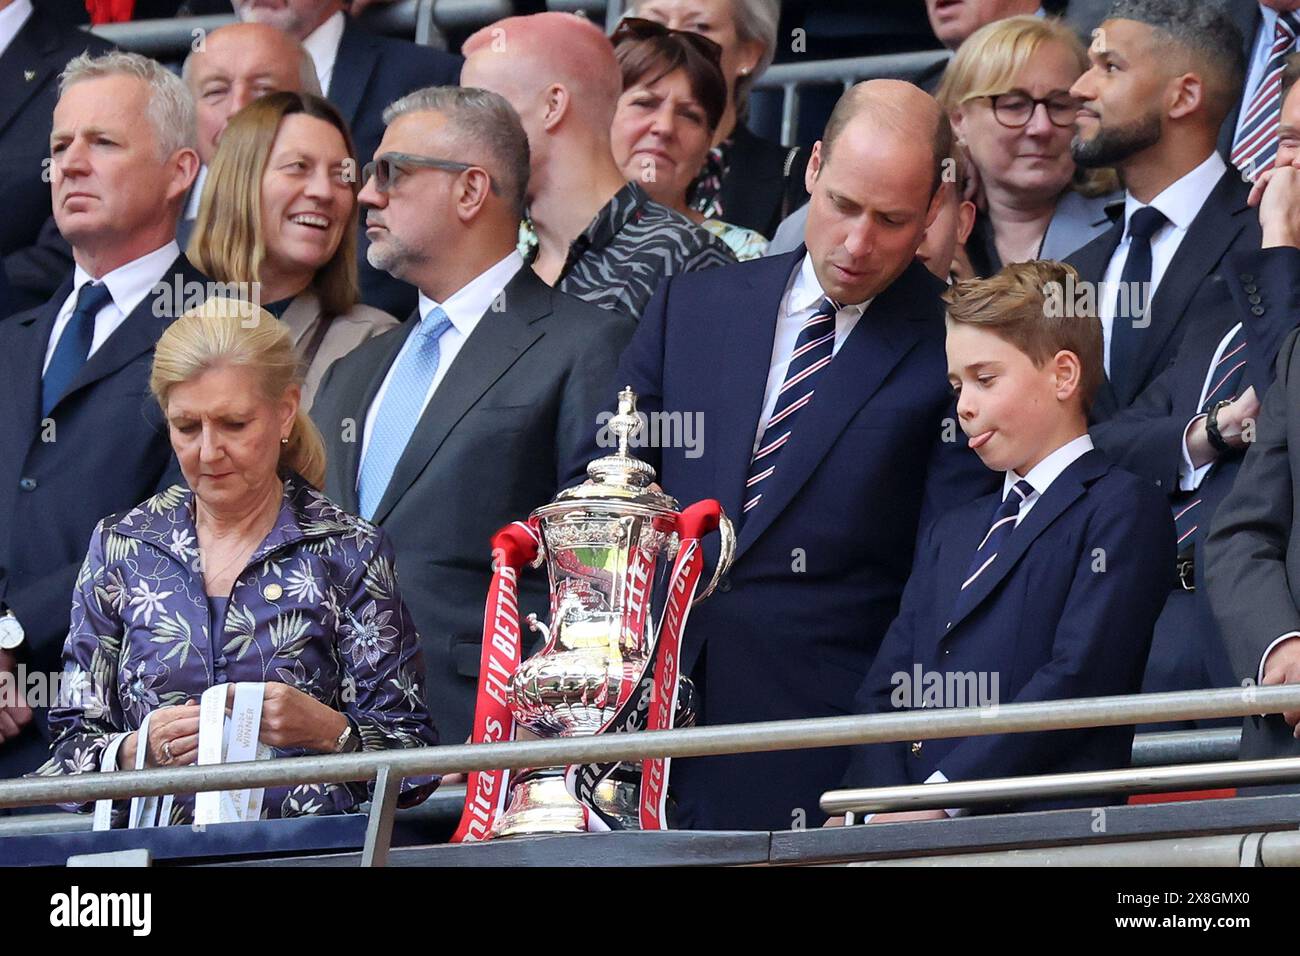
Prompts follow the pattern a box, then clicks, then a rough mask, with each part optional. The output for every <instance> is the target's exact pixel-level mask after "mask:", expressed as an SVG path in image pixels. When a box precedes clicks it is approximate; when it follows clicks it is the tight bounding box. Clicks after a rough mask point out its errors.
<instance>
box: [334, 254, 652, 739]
mask: <svg viewBox="0 0 1300 956" xmlns="http://www.w3.org/2000/svg"><path fill="white" fill-rule="evenodd" d="M503 295H504V299H505V302H506V304H507V308H506V310H505V311H503V312H499V313H498V312H492V311H489V312H487V313H486V314H485V315H484V316H483V319H482V320H481V321H480V322H479V324H478V326H477V327H476V328H475V329H474V332H473V333H472V334H471V335H470V337H469V339H468V340H467V341H466V342H465V343H464V345H463V346H462V347H461V350H460V352H459V353H458V354H457V355H456V359H455V361H454V362H453V363H452V365H451V367H450V368H449V369H448V371H447V374H446V376H445V377H444V378H443V380H442V382H441V383H440V384H439V386H438V390H437V392H435V393H434V396H433V399H432V400H431V401H430V402H429V405H428V407H427V408H426V409H425V412H424V415H423V416H422V417H421V419H420V422H419V424H418V425H417V426H416V429H415V432H414V433H413V434H412V436H411V440H410V442H409V443H408V444H407V447H406V451H405V452H404V454H403V456H402V458H401V460H400V461H399V463H398V465H397V470H396V471H395V472H394V474H393V478H392V481H391V482H390V483H389V487H388V491H387V492H386V494H385V495H384V498H383V500H382V501H381V502H380V504H379V508H378V511H377V512H376V514H375V517H374V520H375V523H376V524H378V525H379V526H380V527H381V528H383V529H384V530H385V531H387V532H388V534H389V536H390V537H391V538H392V541H393V545H394V547H395V548H396V551H397V572H398V575H399V579H400V580H401V583H402V595H403V597H404V598H405V599H406V602H407V604H408V605H409V606H410V608H411V614H412V615H413V616H414V618H415V623H416V626H417V627H418V628H419V631H420V637H421V639H422V641H423V647H424V660H425V668H426V672H427V676H428V680H427V683H426V686H427V688H428V698H429V711H430V713H431V714H432V715H433V719H434V724H435V726H437V728H438V732H439V735H440V736H441V738H442V739H443V740H451V741H459V740H463V739H464V738H465V737H466V736H467V735H468V733H469V730H470V725H471V722H472V720H473V716H474V693H475V689H476V687H477V675H478V667H479V655H480V650H481V644H482V635H483V607H484V601H485V600H486V599H487V592H488V585H489V583H490V580H491V571H490V567H489V559H490V545H489V542H490V540H491V537H492V535H493V534H494V533H495V532H496V531H497V530H499V529H500V528H502V527H503V526H505V525H506V524H508V523H510V522H511V521H517V520H522V519H524V518H527V517H528V514H529V512H531V511H532V510H533V509H534V508H537V507H539V506H540V505H543V504H546V503H547V502H549V501H550V500H551V499H552V498H553V497H554V496H555V494H556V492H557V491H559V490H560V489H561V488H562V487H564V485H563V484H562V483H561V481H562V479H563V478H566V477H567V476H568V475H569V474H570V473H571V472H573V471H574V470H575V469H576V468H577V465H576V462H577V461H578V460H579V459H581V460H582V461H583V462H584V463H585V460H586V459H584V458H582V455H583V454H585V452H586V450H587V447H588V443H589V442H590V441H591V436H592V435H593V434H595V432H596V429H597V423H596V418H597V415H598V413H599V412H600V411H601V410H603V409H608V408H612V407H613V406H614V404H615V399H616V394H615V389H614V379H613V372H614V368H615V364H616V363H617V361H618V354H619V352H620V351H621V350H622V348H623V346H624V345H625V344H626V343H627V340H628V339H629V337H630V336H631V334H632V327H633V323H632V321H631V320H630V319H628V318H626V317H625V316H620V315H616V314H614V313H612V312H608V311H606V310H604V309H598V308H596V307H595V306H592V305H588V304H587V303H585V302H581V301H579V300H577V299H574V298H571V297H569V296H567V295H564V294H563V293H560V292H557V291H555V290H553V289H552V288H550V287H549V286H547V285H546V284H545V283H544V282H542V281H541V280H540V279H538V278H537V276H536V274H535V273H534V272H533V271H532V270H531V269H529V268H527V267H525V268H523V269H522V270H520V272H519V273H518V275H516V276H515V278H514V279H512V280H511V282H510V283H509V284H508V285H507V286H506V287H505V289H504V290H503ZM416 324H417V323H416V322H414V321H412V322H405V323H403V324H402V325H401V326H400V327H398V328H396V329H393V330H392V331H390V332H386V333H384V334H383V335H380V336H377V337H376V338H373V339H370V340H369V341H368V342H366V343H365V344H363V345H361V346H359V347H358V348H357V349H356V350H355V351H353V352H351V353H350V354H349V355H347V356H345V357H343V358H341V359H339V360H338V361H337V362H335V363H334V365H332V366H331V367H330V370H329V372H327V373H326V375H325V378H324V380H323V381H322V382H321V386H320V389H319V391H318V392H317V393H316V399H315V402H314V404H313V405H312V417H313V418H314V419H315V420H316V423H317V424H318V425H319V426H320V429H321V432H322V433H323V434H324V436H325V441H326V446H327V448H328V451H329V471H328V476H327V479H326V493H327V494H329V495H330V497H331V498H333V499H334V500H335V501H337V502H338V503H339V504H340V505H341V506H342V507H343V508H344V509H345V510H348V511H354V512H355V511H357V509H358V507H359V505H358V501H357V493H356V478H357V471H358V467H359V464H360V455H361V442H362V438H363V435H362V434H361V432H362V429H363V425H364V422H365V418H366V412H367V411H368V410H369V408H370V405H371V402H372V401H373V400H374V397H375V393H376V392H377V391H378V390H379V386H380V385H381V384H382V382H383V380H384V376H385V375H386V374H387V372H388V369H389V367H390V366H391V365H392V363H393V360H394V359H395V358H396V357H397V353H398V352H399V351H400V350H401V347H402V344H403V343H404V342H405V341H406V337H407V336H408V335H409V334H410V333H411V330H412V329H413V328H415V327H416ZM520 583H521V589H520V590H521V603H523V604H524V605H525V606H526V608H527V609H530V610H533V611H537V612H539V613H543V616H544V612H545V611H546V607H547V600H546V594H547V583H546V579H545V575H544V574H541V573H533V572H530V573H527V574H525V575H523V576H522V579H521V582H520Z"/></svg>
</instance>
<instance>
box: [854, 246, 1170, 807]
mask: <svg viewBox="0 0 1300 956" xmlns="http://www.w3.org/2000/svg"><path fill="white" fill-rule="evenodd" d="M1072 273H1074V270H1073V269H1072V268H1071V267H1069V266H1065V265H1062V264H1060V263H1056V262H1028V263H1021V264H1017V265H1012V266H1008V267H1007V268H1005V269H1003V270H1002V272H1000V273H999V274H998V275H996V276H994V277H993V278H991V279H987V280H972V281H969V282H961V283H958V284H957V285H956V286H954V287H953V288H952V289H950V290H949V291H948V292H947V293H946V294H945V297H944V298H945V301H946V302H947V303H948V313H947V326H948V336H947V343H946V346H947V353H948V378H949V381H950V382H951V383H952V387H953V390H954V391H955V392H956V393H957V415H958V419H959V420H960V422H961V427H962V430H963V431H964V432H965V434H966V436H967V439H968V442H969V445H970V447H971V448H972V449H974V450H975V451H976V453H977V454H978V455H979V456H980V459H981V460H982V461H983V462H984V464H985V465H986V466H988V467H989V468H990V469H992V470H994V471H1000V472H1004V473H1005V480H1004V482H1003V486H1002V489H1001V491H1000V492H999V493H997V494H994V495H990V496H988V497H986V498H981V499H980V500H978V501H975V502H973V503H972V504H970V505H967V506H965V507H961V508H958V509H955V510H953V511H951V512H949V513H947V514H946V515H944V516H943V517H941V518H940V519H939V520H938V521H936V522H935V523H934V525H932V526H931V527H930V529H929V530H928V532H926V534H925V535H923V536H922V538H921V540H920V541H919V542H918V545H917V551H916V557H915V561H914V564H913V568H912V574H911V577H910V578H909V579H908V582H907V587H906V589H905V591H904V593H903V599H902V605H901V607H900V610H899V614H898V617H897V618H896V619H895V620H894V622H893V624H892V625H891V626H890V629H889V632H888V633H887V634H886V636H885V639H884V642H883V643H882V645H881V648H880V653H879V654H878V655H877V657H876V659H875V661H874V663H873V664H872V667H871V669H870V670H869V671H868V673H867V675H866V677H865V679H864V681H863V684H862V688H861V690H860V691H859V693H858V696H857V699H856V701H855V707H856V709H857V711H858V712H859V713H890V712H893V711H895V710H898V709H912V708H921V707H935V706H940V707H967V706H981V707H996V706H997V705H999V704H1004V703H1019V702H1023V701H1039V700H1059V699H1063V698H1070V697H1097V696H1104V695H1109V694H1134V693H1137V692H1138V690H1139V688H1140V686H1141V682H1142V672H1143V668H1144V666H1145V665H1146V658H1147V651H1148V650H1149V648H1150V645H1151V633H1152V629H1153V627H1154V625H1155V621H1156V618H1157V616H1158V615H1159V614H1160V608H1161V605H1162V604H1163V603H1164V598H1165V595H1166V593H1167V587H1168V583H1169V582H1167V581H1166V576H1168V575H1171V574H1172V572H1170V571H1169V569H1170V568H1171V567H1172V565H1173V558H1174V529H1173V521H1172V517H1171V515H1170V511H1169V505H1168V504H1167V502H1166V501H1165V498H1164V496H1163V495H1162V494H1161V493H1160V491H1159V489H1157V488H1156V487H1155V486H1154V485H1152V484H1150V483H1149V482H1146V481H1143V480H1141V479H1139V478H1137V477H1136V476H1135V475H1132V474H1130V473H1128V472H1126V471H1123V470H1121V469H1119V468H1117V467H1115V466H1113V465H1111V464H1110V463H1109V462H1107V461H1106V459H1105V458H1103V457H1102V455H1101V454H1100V453H1099V452H1096V451H1094V450H1093V447H1092V441H1091V439H1090V438H1089V437H1088V410H1089V406H1090V404H1091V402H1092V399H1093V396H1094V395H1095V394H1096V391H1097V388H1098V386H1099V384H1100V382H1101V378H1102V374H1103V372H1102V330H1101V324H1100V322H1099V321H1098V320H1097V319H1096V318H1095V317H1094V316H1088V317H1083V318H1080V317H1075V316H1072V315H1069V314H1068V308H1057V307H1056V306H1057V305H1059V304H1060V301H1061V300H1060V298H1059V297H1054V296H1053V295H1052V291H1053V285H1052V284H1053V283H1059V285H1058V286H1056V287H1055V289H1056V291H1058V292H1059V291H1060V290H1061V289H1063V288H1069V285H1068V283H1067V277H1069V276H1070V275H1071V274H1072ZM1073 277H1074V278H1075V279H1076V280H1077V274H1074V276H1073ZM1062 312H1066V313H1067V314H1064V315H1063V314H1061V313H1062ZM1132 744H1133V728H1132V727H1131V726H1128V727H1102V728H1095V729H1084V730H1072V731H1057V732H1047V733H1027V734H1000V735H986V736H978V737H967V738H960V739H949V740H927V741H915V742H898V743H887V744H873V745H869V746H863V747H858V748H855V749H854V750H853V752H852V756H851V759H850V762H849V769H848V772H847V773H846V775H845V778H844V784H845V785H846V786H850V787H864V786H870V787H876V786H891V785H898V784H912V783H931V782H942V781H947V780H953V781H955V780H972V779H980V778H990V777H1009V776H1022V775H1026V774H1040V773H1061V772H1066V771H1082V770H1100V769H1105V768H1114V767H1122V766H1127V765H1128V762H1129V757H1130V750H1131V748H1132ZM1087 802H1088V801H1082V800H1076V801H1066V802H1057V803H1054V804H1051V806H1069V805H1078V804H1080V803H1087ZM1047 806H1048V804H1039V805H1037V806H1036V807H1035V809H1044V808H1046V807H1047ZM960 812H961V811H960V810H958V809H953V810H947V811H945V810H934V811H923V812H919V813H917V812H910V813H905V814H877V815H876V816H875V817H874V818H871V819H872V820H873V821H875V822H880V821H885V820H893V821H897V820H900V819H929V818H936V819H937V818H943V817H944V816H945V815H955V814H957V813H960Z"/></svg>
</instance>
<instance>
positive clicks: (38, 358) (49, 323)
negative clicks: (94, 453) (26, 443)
mask: <svg viewBox="0 0 1300 956" xmlns="http://www.w3.org/2000/svg"><path fill="white" fill-rule="evenodd" d="M71 292H72V279H71V278H69V279H68V280H67V281H65V282H64V283H63V285H61V286H59V291H58V292H56V293H55V294H54V296H53V298H51V299H50V301H49V302H47V303H46V304H45V305H44V306H42V307H41V308H40V309H38V310H36V312H35V313H33V314H32V316H31V318H30V319H27V320H24V321H23V322H22V323H21V324H22V325H23V326H24V329H23V332H22V338H21V339H20V342H21V344H20V346H19V347H18V348H17V349H15V350H14V354H13V355H10V356H8V359H9V362H10V367H11V368H12V369H13V370H14V376H13V407H12V413H13V416H14V421H16V422H17V423H18V425H19V427H20V428H22V429H24V430H25V431H26V432H27V434H28V436H29V437H31V438H34V437H35V436H36V433H37V431H38V430H39V428H40V424H41V373H42V371H43V370H44V365H45V351H46V348H47V347H48V345H49V341H50V332H51V331H52V330H53V329H54V320H55V318H56V317H57V316H58V314H59V309H60V307H61V306H62V305H63V302H64V300H65V299H67V297H68V296H69V294H71Z"/></svg>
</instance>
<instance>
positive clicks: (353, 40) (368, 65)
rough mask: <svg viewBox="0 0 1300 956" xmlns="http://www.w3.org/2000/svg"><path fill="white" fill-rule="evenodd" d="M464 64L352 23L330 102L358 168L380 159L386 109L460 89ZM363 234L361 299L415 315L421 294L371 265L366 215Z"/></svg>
mask: <svg viewBox="0 0 1300 956" xmlns="http://www.w3.org/2000/svg"><path fill="white" fill-rule="evenodd" d="M461 62H462V60H461V58H460V57H458V56H456V55H455V54H453V53H446V52H444V51H442V50H435V49H433V48H432V47H427V46H419V45H417V44H415V43H409V42H407V41H405V40H397V39H394V38H392V37H385V36H380V35H378V34H376V33H370V32H368V31H367V30H366V29H365V27H362V26H359V25H358V24H357V23H356V22H355V21H353V19H352V18H351V17H348V20H347V24H346V25H345V26H344V27H343V38H342V39H341V40H340V41H339V49H338V57H337V59H336V60H335V61H334V72H333V74H331V77H330V89H329V98H330V102H332V103H333V104H334V105H335V106H337V107H338V108H339V112H340V113H342V114H343V118H344V119H345V120H347V121H348V126H349V127H350V128H351V129H352V140H353V142H354V143H355V144H356V147H357V162H358V163H359V164H360V165H362V166H364V165H365V164H366V163H368V162H370V161H371V159H373V158H374V154H375V150H376V149H378V148H379V142H380V140H382V139H383V138H384V108H385V107H387V106H388V105H389V104H390V103H392V102H393V101H395V100H397V99H400V98H401V97H403V96H405V95H406V94H407V93H410V92H412V91H414V90H418V89H420V88H422V87H425V86H455V85H456V84H458V83H459V82H460V65H461ZM360 215H361V222H362V227H361V229H360V230H359V231H358V233H357V264H358V266H359V267H360V279H361V298H362V300H363V301H364V302H365V303H366V305H372V306H374V307H375V308H377V309H382V310H383V311H385V312H387V313H389V314H390V315H409V314H410V312H411V310H412V309H414V308H415V303H416V299H417V293H416V291H415V289H414V288H413V287H412V286H410V285H408V284H407V283H405V282H401V281H400V280H398V279H394V278H393V277H392V276H390V275H389V274H388V273H386V272H381V271H379V270H378V269H373V268H371V266H370V264H369V263H368V262H366V250H367V249H368V248H369V247H370V241H369V240H368V239H367V238H366V230H365V225H364V223H365V218H366V214H365V210H364V209H363V210H362V211H361V214H360Z"/></svg>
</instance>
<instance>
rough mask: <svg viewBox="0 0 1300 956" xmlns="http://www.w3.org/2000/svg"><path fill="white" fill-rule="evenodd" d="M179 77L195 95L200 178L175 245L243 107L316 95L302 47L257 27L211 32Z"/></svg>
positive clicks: (183, 240) (185, 234)
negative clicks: (263, 99)
mask: <svg viewBox="0 0 1300 956" xmlns="http://www.w3.org/2000/svg"><path fill="white" fill-rule="evenodd" d="M181 79H183V80H184V81H185V85H186V86H187V87H189V90H190V93H191V94H192V95H193V97H194V106H195V110H196V112H197V115H198V137H199V138H198V150H199V160H200V161H201V163H202V165H201V166H200V167H199V174H198V176H197V177H196V178H195V180H194V186H193V188H192V189H191V190H190V194H189V196H188V198H187V199H186V201H185V212H184V215H182V217H181V221H180V226H179V227H178V229H177V236H176V238H177V242H179V244H180V245H181V247H182V248H184V247H185V246H186V245H187V244H188V240H189V236H190V231H191V230H192V229H193V228H194V220H195V219H196V218H197V217H198V214H199V200H200V198H201V197H202V195H203V184H204V182H205V181H206V180H207V176H208V167H209V166H210V165H211V164H212V157H213V156H215V155H216V153H217V144H218V142H220V140H221V134H222V133H223V132H224V131H225V129H226V124H227V123H229V122H230V117H232V116H234V115H235V114H236V113H238V112H239V111H240V110H241V109H243V108H244V107H245V106H246V105H247V104H249V103H251V102H252V101H253V100H255V99H257V98H258V97H259V96H265V95H266V94H267V93H278V92H281V91H285V90H287V91H289V92H293V93H316V94H318V95H319V93H320V83H319V81H318V80H317V78H316V65H315V63H313V62H312V58H311V55H310V54H309V53H308V52H307V50H306V49H305V48H304V47H303V45H302V44H301V43H299V42H298V41H297V40H295V39H294V38H293V37H291V36H289V35H288V34H287V33H283V32H281V31H280V30H277V29H276V28H275V27H273V26H267V25H266V24H261V23H232V24H230V25H229V26H224V27H219V28H218V29H216V30H213V31H212V32H211V33H209V34H208V35H207V36H206V37H205V38H204V41H203V43H202V44H201V45H200V46H199V47H198V49H195V50H193V51H191V52H190V55H189V56H187V57H186V58H185V64H184V66H183V67H182V69H181Z"/></svg>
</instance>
